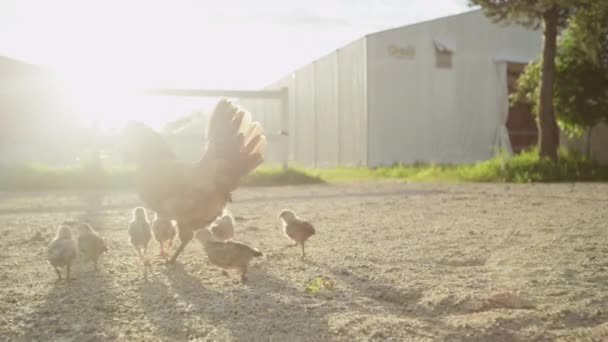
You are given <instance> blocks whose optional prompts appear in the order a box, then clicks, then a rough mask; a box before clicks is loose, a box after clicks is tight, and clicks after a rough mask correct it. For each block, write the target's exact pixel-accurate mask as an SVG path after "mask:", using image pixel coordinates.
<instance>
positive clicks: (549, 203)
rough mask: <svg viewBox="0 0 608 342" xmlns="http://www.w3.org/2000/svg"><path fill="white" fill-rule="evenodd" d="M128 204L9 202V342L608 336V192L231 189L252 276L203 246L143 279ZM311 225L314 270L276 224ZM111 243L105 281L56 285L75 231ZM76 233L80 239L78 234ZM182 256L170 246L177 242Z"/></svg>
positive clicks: (120, 196) (0, 222)
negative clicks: (287, 212) (255, 252)
mask: <svg viewBox="0 0 608 342" xmlns="http://www.w3.org/2000/svg"><path fill="white" fill-rule="evenodd" d="M139 204H140V202H139V201H138V200H137V197H136V196H135V195H134V194H132V193H130V192H112V193H105V194H101V193H72V192H39V193H33V192H24V193H2V194H1V196H0V312H1V314H0V340H10V341H13V340H16V341H54V340H68V341H69V340H73V341H106V340H119V341H135V340H138V341H142V340H146V341H186V340H201V341H204V340H215V341H357V340H365V341H387V340H388V341H390V340H394V341H460V340H466V341H531V340H535V341H556V340H557V341H559V340H563V341H570V340H577V341H599V340H601V339H602V338H606V337H608V307H607V306H606V303H608V290H607V289H608V184H532V185H506V184H405V183H397V182H374V183H360V184H343V185H335V184H332V185H318V186H301V187H277V188H244V189H240V190H238V191H237V192H236V193H235V196H234V203H233V204H232V205H231V206H230V210H231V212H232V214H233V215H234V232H235V236H234V239H235V240H237V241H243V242H246V243H247V244H250V245H251V246H253V247H255V248H258V249H260V251H262V252H263V254H264V255H263V257H261V258H255V259H253V260H252V261H251V263H250V268H249V271H248V273H247V275H248V280H247V282H246V283H244V284H241V282H240V279H239V277H238V274H236V273H234V272H229V275H228V276H226V275H223V274H222V271H221V269H220V268H218V267H216V266H214V265H212V264H210V263H209V262H208V261H207V257H206V256H205V254H204V252H203V250H202V247H201V244H200V243H199V242H198V241H192V243H191V244H190V245H188V247H187V248H186V250H185V252H184V254H182V256H180V259H179V260H178V262H177V264H176V265H172V266H167V265H165V262H164V258H163V257H161V256H159V252H160V248H159V245H158V243H157V242H156V241H154V240H153V241H151V242H150V245H149V248H148V258H149V260H150V261H151V263H150V265H149V266H148V267H145V266H144V265H142V264H141V263H139V262H138V259H137V256H136V254H135V252H134V251H133V249H132V248H131V246H130V245H129V236H128V233H127V227H128V224H129V221H130V219H131V211H132V209H133V207H134V206H136V205H139ZM282 209H291V210H293V211H294V212H295V213H297V214H298V215H301V216H302V217H305V218H306V219H307V220H308V221H310V222H311V223H312V224H314V226H315V228H316V234H315V235H314V236H312V237H311V238H310V239H309V240H308V241H307V243H306V259H304V260H301V252H300V250H299V249H298V248H297V247H288V246H289V245H291V244H292V242H291V241H289V240H288V239H286V238H285V236H284V235H283V232H282V230H281V221H280V220H279V218H278V215H279V213H280V212H281V210H282ZM81 220H86V221H88V222H89V223H90V224H91V225H92V226H93V227H94V228H95V229H96V230H97V231H98V232H99V234H100V235H102V236H103V237H105V238H106V240H107V245H108V251H107V253H105V254H103V255H102V256H101V258H100V260H99V270H98V271H94V270H93V269H92V267H90V264H83V263H82V262H81V261H80V260H77V261H76V262H75V264H74V267H73V269H72V277H73V278H74V279H73V280H72V281H71V282H70V283H64V282H60V283H56V274H55V272H54V270H53V268H52V267H51V265H50V264H49V262H48V261H47V259H46V254H45V248H46V246H47V244H48V243H49V241H50V240H51V239H52V238H53V236H54V235H55V232H56V229H57V226H58V225H60V224H61V223H62V222H64V221H81ZM75 233H76V232H75ZM175 245H176V244H174V246H175Z"/></svg>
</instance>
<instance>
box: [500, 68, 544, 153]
mask: <svg viewBox="0 0 608 342" xmlns="http://www.w3.org/2000/svg"><path fill="white" fill-rule="evenodd" d="M525 67H526V64H525V63H512V62H509V63H507V87H508V92H509V95H511V94H512V93H513V92H514V91H515V89H516V86H517V79H518V78H519V76H520V75H521V73H522V72H523V70H524V68H525ZM507 130H508V132H509V140H510V141H511V148H512V149H513V153H518V152H520V151H522V150H524V149H527V148H530V147H532V146H535V145H536V144H537V142H538V126H537V124H536V119H535V117H534V115H533V114H532V106H531V105H528V104H523V103H518V104H515V105H512V104H509V116H508V118H507Z"/></svg>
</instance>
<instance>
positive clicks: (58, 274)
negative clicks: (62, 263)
mask: <svg viewBox="0 0 608 342" xmlns="http://www.w3.org/2000/svg"><path fill="white" fill-rule="evenodd" d="M53 268H54V269H55V272H57V281H61V272H60V271H59V269H58V268H57V267H55V266H53Z"/></svg>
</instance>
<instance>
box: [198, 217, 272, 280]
mask: <svg viewBox="0 0 608 342" xmlns="http://www.w3.org/2000/svg"><path fill="white" fill-rule="evenodd" d="M195 236H196V239H197V240H198V241H199V242H200V243H201V244H202V245H203V250H204V251H205V253H206V254H207V257H208V258H209V261H210V262H211V263H212V264H214V265H216V266H219V267H220V268H222V269H223V270H224V271H223V272H222V273H224V274H225V272H226V270H229V269H236V270H238V271H239V272H240V274H241V282H245V281H246V280H247V276H246V274H247V268H248V267H249V261H251V259H253V258H254V257H260V256H262V252H260V251H259V250H258V249H256V248H253V247H251V246H249V245H247V244H245V243H242V242H237V241H219V240H217V239H216V238H215V237H214V236H213V234H212V233H211V231H209V230H208V229H206V228H203V229H200V230H198V231H197V232H196V235H195Z"/></svg>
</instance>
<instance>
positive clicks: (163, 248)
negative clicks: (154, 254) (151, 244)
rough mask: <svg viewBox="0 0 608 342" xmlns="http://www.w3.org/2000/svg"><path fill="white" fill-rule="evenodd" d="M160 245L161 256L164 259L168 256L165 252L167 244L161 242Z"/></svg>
mask: <svg viewBox="0 0 608 342" xmlns="http://www.w3.org/2000/svg"><path fill="white" fill-rule="evenodd" d="M158 244H159V245H160V254H159V255H160V256H162V257H164V256H166V255H167V253H166V252H165V242H164V241H159V242H158Z"/></svg>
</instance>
